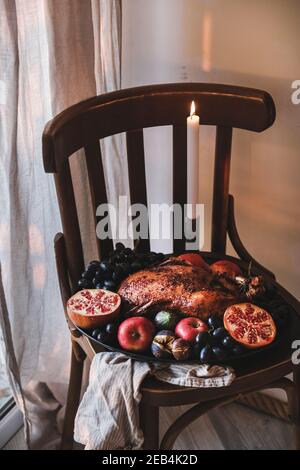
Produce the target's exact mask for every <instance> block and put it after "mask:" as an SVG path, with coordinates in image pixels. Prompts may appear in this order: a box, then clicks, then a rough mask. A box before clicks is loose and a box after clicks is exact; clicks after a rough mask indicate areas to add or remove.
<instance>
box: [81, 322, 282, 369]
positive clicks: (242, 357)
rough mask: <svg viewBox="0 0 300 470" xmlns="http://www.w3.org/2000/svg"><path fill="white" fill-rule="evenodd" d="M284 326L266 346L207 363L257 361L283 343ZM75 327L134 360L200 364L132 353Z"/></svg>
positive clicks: (90, 331)
mask: <svg viewBox="0 0 300 470" xmlns="http://www.w3.org/2000/svg"><path fill="white" fill-rule="evenodd" d="M286 326H287V325H285V327H284V328H282V329H280V328H278V327H277V335H276V338H275V340H274V341H273V343H271V344H268V345H267V346H264V347H262V348H256V349H246V348H245V352H244V353H242V354H239V355H232V356H228V357H227V358H226V359H224V360H222V361H221V360H216V361H210V362H209V364H211V365H216V364H219V365H227V366H232V367H235V366H239V365H242V364H243V363H244V364H245V363H246V362H247V363H248V361H251V362H252V361H257V360H259V359H260V358H261V357H265V356H266V355H267V354H269V353H272V351H274V350H275V349H277V348H279V347H280V346H281V345H282V344H283V343H284V341H285V339H286V338H287V334H286V332H287V328H286ZM76 328H77V330H79V331H80V332H81V333H82V334H84V335H85V336H87V337H88V338H89V339H91V340H92V341H93V342H94V343H97V344H99V345H100V346H102V347H103V348H105V349H106V350H108V351H112V352H119V353H122V354H124V355H125V356H127V357H130V358H132V359H134V360H136V361H141V362H150V363H164V364H180V363H181V364H197V363H199V364H201V361H200V360H199V359H197V358H193V359H187V360H182V361H177V360H176V359H174V358H170V359H158V358H156V357H154V356H153V355H152V353H151V351H150V350H149V351H146V352H144V353H143V354H137V353H134V352H131V351H126V350H125V349H122V348H121V347H120V346H118V345H108V344H105V343H103V342H101V341H98V340H97V339H95V338H93V337H92V331H93V330H86V329H82V328H79V327H78V326H76Z"/></svg>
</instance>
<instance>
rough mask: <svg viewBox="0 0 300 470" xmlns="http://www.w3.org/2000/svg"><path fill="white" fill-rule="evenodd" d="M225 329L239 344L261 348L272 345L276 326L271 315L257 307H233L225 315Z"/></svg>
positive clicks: (238, 305) (245, 304)
mask: <svg viewBox="0 0 300 470" xmlns="http://www.w3.org/2000/svg"><path fill="white" fill-rule="evenodd" d="M223 321H224V327H225V329H226V330H227V331H228V333H229V334H230V336H231V337H232V338H233V339H235V340H236V341H237V342H238V343H241V344H243V345H244V346H245V347H246V348H261V347H262V346H266V345H267V344H270V343H272V341H274V339H275V336H276V326H275V323H274V321H273V318H272V317H271V315H270V314H269V313H268V312H267V311H266V310H263V309H262V308H260V307H257V306H256V305H253V304H249V303H243V304H236V305H231V307H228V308H227V310H226V311H225V314H224V319H223Z"/></svg>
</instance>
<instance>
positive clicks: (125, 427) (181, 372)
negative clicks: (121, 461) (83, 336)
mask: <svg viewBox="0 0 300 470" xmlns="http://www.w3.org/2000/svg"><path fill="white" fill-rule="evenodd" d="M148 374H152V375H154V376H155V377H156V378H157V379H158V380H162V381H164V382H169V383H172V384H176V385H181V386H187V387H225V386H228V385H230V384H231V383H232V381H233V380H234V378H235V373H234V371H233V369H231V368H229V367H220V366H208V365H205V364H204V365H202V364H174V365H173V364H172V365H169V364H162V363H160V364H159V363H156V364H151V363H148V362H140V361H135V360H133V359H131V358H129V357H127V356H125V355H124V354H122V353H114V352H102V353H99V354H96V355H95V357H94V359H93V361H92V364H91V369H90V377H89V385H88V388H87V390H86V392H85V394H84V395H83V398H82V401H81V403H80V405H79V408H78V411H77V415H76V419H75V428H74V439H75V441H77V442H80V443H81V444H83V445H85V449H86V450H91V449H93V450H100V449H102V450H114V449H141V448H142V445H143V433H142V430H141V429H140V427H139V403H140V401H141V392H140V387H141V384H142V382H143V380H144V379H145V377H146V376H147V375H148Z"/></svg>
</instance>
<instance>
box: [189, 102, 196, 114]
mask: <svg viewBox="0 0 300 470" xmlns="http://www.w3.org/2000/svg"><path fill="white" fill-rule="evenodd" d="M195 112H196V106H195V101H194V100H193V101H192V104H191V114H190V117H193V116H194V114H195Z"/></svg>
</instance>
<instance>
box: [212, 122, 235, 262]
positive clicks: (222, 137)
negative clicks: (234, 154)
mask: <svg viewBox="0 0 300 470" xmlns="http://www.w3.org/2000/svg"><path fill="white" fill-rule="evenodd" d="M231 140H232V128H231V127H223V126H218V127H217V134H216V150H215V173H214V191H213V212H212V238H211V249H212V251H213V252H216V253H220V254H225V252H226V237H227V212H228V192H229V174H230V157H231Z"/></svg>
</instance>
